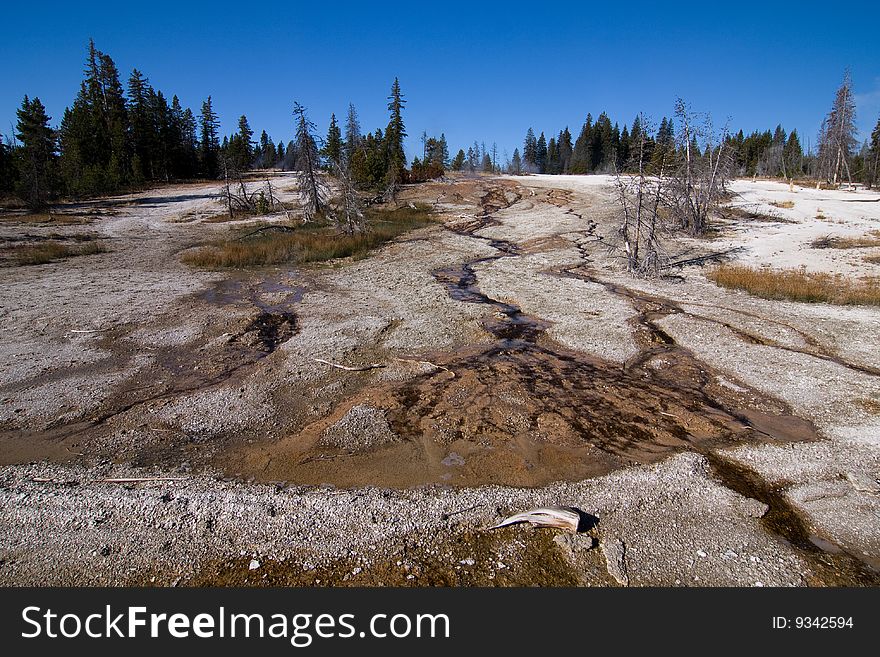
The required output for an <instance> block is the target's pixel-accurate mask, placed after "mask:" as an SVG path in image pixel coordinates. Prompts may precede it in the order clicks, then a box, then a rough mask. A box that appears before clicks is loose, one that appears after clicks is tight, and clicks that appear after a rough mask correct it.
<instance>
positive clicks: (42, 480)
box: [31, 477, 186, 484]
mask: <svg viewBox="0 0 880 657" xmlns="http://www.w3.org/2000/svg"><path fill="white" fill-rule="evenodd" d="M184 479H186V477H115V478H114V477H111V478H107V479H93V480H92V481H91V482H90V483H95V484H136V483H141V482H148V481H183V480H184ZM31 481H33V482H36V483H38V484H64V483H70V482H64V481H59V480H58V479H50V478H47V477H34V478H33V479H31Z"/></svg>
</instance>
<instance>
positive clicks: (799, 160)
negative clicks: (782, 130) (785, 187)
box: [783, 130, 804, 178]
mask: <svg viewBox="0 0 880 657" xmlns="http://www.w3.org/2000/svg"><path fill="white" fill-rule="evenodd" d="M783 160H784V164H785V169H786V171H787V173H788V177H789V178H794V177H795V176H798V175H801V174H802V173H803V161H804V150H803V148H802V147H801V140H800V139H799V138H798V133H797V130H792V131H791V134H790V135H788V141H786V142H785V146H784V149H783Z"/></svg>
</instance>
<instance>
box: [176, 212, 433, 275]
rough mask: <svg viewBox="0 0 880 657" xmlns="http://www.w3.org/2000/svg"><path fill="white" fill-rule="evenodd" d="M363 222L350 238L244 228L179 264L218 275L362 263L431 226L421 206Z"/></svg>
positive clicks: (282, 227)
mask: <svg viewBox="0 0 880 657" xmlns="http://www.w3.org/2000/svg"><path fill="white" fill-rule="evenodd" d="M366 216H367V223H368V225H369V230H368V231H366V232H362V233H355V234H343V235H341V234H339V232H338V230H336V229H335V228H333V227H332V226H328V225H326V224H319V223H312V224H308V225H298V226H295V227H294V226H290V225H289V224H273V225H266V226H262V227H259V228H257V229H255V228H254V227H253V226H249V227H248V229H247V230H241V231H239V233H240V234H239V235H237V236H236V237H235V238H231V239H225V240H222V241H220V242H217V243H214V244H210V245H207V246H203V247H199V248H197V249H194V250H192V251H190V252H188V253H185V254H184V255H183V257H182V260H183V262H185V263H186V264H188V265H193V266H195V267H204V268H208V269H222V268H243V267H260V266H264V265H274V264H280V263H285V262H287V263H296V264H305V263H309V262H324V261H327V260H333V259H336V258H346V257H354V258H362V257H364V256H365V255H366V254H367V253H368V252H369V251H370V250H371V249H374V248H376V247H377V246H380V245H382V244H385V243H386V242H389V241H391V240H392V239H394V238H395V237H397V236H398V235H402V234H403V233H406V232H407V231H410V230H413V229H416V228H421V227H423V226H426V225H428V224H430V223H431V221H432V219H431V208H430V206H428V205H424V204H415V205H413V206H403V207H400V208H397V209H393V210H379V209H374V210H368V211H367V212H366Z"/></svg>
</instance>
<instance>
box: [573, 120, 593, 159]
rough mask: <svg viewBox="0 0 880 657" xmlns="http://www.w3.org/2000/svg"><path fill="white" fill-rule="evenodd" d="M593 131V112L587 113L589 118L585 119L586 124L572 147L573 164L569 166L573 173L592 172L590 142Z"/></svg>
mask: <svg viewBox="0 0 880 657" xmlns="http://www.w3.org/2000/svg"><path fill="white" fill-rule="evenodd" d="M592 133H593V116H592V114H587V120H586V121H584V125H583V127H582V128H581V132H580V134H579V135H578V138H577V139H576V140H575V142H574V148H573V149H572V153H571V165H570V167H569V170H570V172H571V173H589V172H590V142H591V140H592Z"/></svg>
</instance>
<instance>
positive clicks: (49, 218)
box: [0, 212, 92, 226]
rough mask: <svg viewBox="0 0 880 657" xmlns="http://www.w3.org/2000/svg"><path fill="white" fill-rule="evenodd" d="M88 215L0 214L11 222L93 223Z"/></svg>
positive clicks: (7, 221)
mask: <svg viewBox="0 0 880 657" xmlns="http://www.w3.org/2000/svg"><path fill="white" fill-rule="evenodd" d="M91 221H92V220H91V219H89V218H88V217H82V216H76V215H71V214H50V213H48V212H13V213H3V214H0V222H3V223H10V224H13V223H14V224H56V225H67V226H73V225H80V224H88V223H91Z"/></svg>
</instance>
